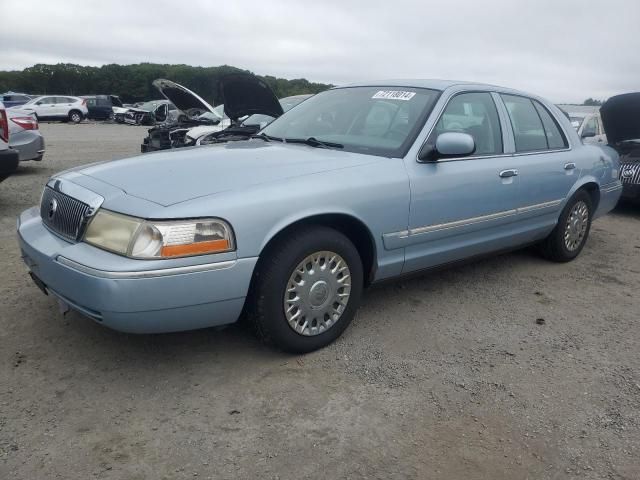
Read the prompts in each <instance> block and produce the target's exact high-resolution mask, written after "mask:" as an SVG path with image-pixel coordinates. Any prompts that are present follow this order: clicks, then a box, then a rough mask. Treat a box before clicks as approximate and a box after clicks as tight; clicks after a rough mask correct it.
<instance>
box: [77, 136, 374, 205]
mask: <svg viewBox="0 0 640 480" xmlns="http://www.w3.org/2000/svg"><path fill="white" fill-rule="evenodd" d="M381 160H385V159H383V158H382V157H374V156H370V155H363V154H357V153H350V152H343V151H337V150H329V149H320V148H313V147H309V146H306V145H286V144H282V143H279V142H278V143H276V142H264V141H262V140H249V141H240V142H230V143H226V144H222V145H214V146H208V147H195V148H185V149H180V150H179V151H161V152H154V153H148V154H145V155H141V156H138V157H133V158H127V159H122V160H115V161H111V162H105V163H100V164H97V165H93V166H89V167H87V168H83V169H74V172H77V173H79V174H82V175H85V176H89V177H92V178H94V179H96V180H99V181H100V182H103V183H106V184H109V185H111V186H112V187H116V188H118V189H120V190H122V191H124V192H125V193H126V194H128V195H131V196H134V197H138V198H140V199H144V200H147V201H150V202H154V203H156V204H159V205H163V206H169V205H173V204H176V203H180V202H184V201H187V200H191V199H194V198H198V197H204V196H209V195H216V194H220V193H223V192H227V191H232V190H238V189H248V188H251V187H252V186H256V185H261V184H264V183H269V182H276V181H281V180H286V179H289V178H295V177H300V176H305V175H313V174H317V173H321V172H326V171H331V170H337V169H342V168H349V167H353V166H357V165H363V164H367V163H373V162H377V161H381ZM97 193H101V192H97Z"/></svg>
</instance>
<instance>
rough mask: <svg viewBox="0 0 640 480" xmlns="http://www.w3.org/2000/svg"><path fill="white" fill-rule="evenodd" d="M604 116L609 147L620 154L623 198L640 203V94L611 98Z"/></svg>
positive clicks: (602, 114) (627, 94)
mask: <svg viewBox="0 0 640 480" xmlns="http://www.w3.org/2000/svg"><path fill="white" fill-rule="evenodd" d="M600 115H601V116H602V122H603V124H604V128H605V130H606V132H607V139H608V142H609V145H610V146H611V147H613V148H614V149H615V150H616V151H617V152H618V153H619V154H620V181H621V182H622V196H623V197H625V198H629V199H635V200H640V92H635V93H626V94H622V95H616V96H614V97H611V98H609V99H608V100H607V101H606V102H605V103H604V104H603V105H602V107H601V108H600Z"/></svg>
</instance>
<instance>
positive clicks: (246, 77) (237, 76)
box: [218, 73, 284, 122]
mask: <svg viewBox="0 0 640 480" xmlns="http://www.w3.org/2000/svg"><path fill="white" fill-rule="evenodd" d="M218 88H219V93H220V97H221V99H222V102H223V103H224V113H225V114H226V115H227V117H229V118H230V119H232V120H233V121H234V122H235V121H237V120H238V119H239V118H241V117H245V116H247V115H253V114H254V113H261V114H263V115H269V116H270V117H274V118H276V117H279V116H280V115H282V114H283V113H284V112H283V110H282V105H280V102H279V101H278V98H277V97H276V95H275V93H273V90H271V87H269V85H267V83H266V82H265V81H264V80H261V79H259V78H258V77H256V76H255V75H251V74H249V73H231V74H229V75H225V76H224V77H222V79H221V80H220V83H219V87H218Z"/></svg>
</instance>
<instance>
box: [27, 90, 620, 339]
mask: <svg viewBox="0 0 640 480" xmlns="http://www.w3.org/2000/svg"><path fill="white" fill-rule="evenodd" d="M229 100H230V97H229V96H227V97H226V103H225V111H226V112H227V114H228V115H229V117H230V118H231V119H232V120H235V121H237V120H238V118H239V117H240V116H241V115H247V114H250V113H261V112H259V111H257V110H253V111H251V110H250V109H249V108H236V107H237V104H235V103H234V102H232V101H229ZM251 100H252V99H247V100H246V104H249V102H250V101H251ZM253 100H255V98H254V99H253ZM275 103H277V102H275ZM275 103H273V105H272V106H273V107H274V110H272V111H271V113H274V114H277V113H279V112H278V111H276V110H277V108H279V107H280V106H279V104H278V107H276V105H275ZM234 105H236V106H234ZM267 113H269V112H267ZM618 171H619V156H618V153H617V152H616V151H615V150H614V149H612V148H610V147H608V146H600V145H585V144H583V143H582V142H581V140H580V138H579V136H578V135H577V133H576V131H575V130H574V129H573V128H572V126H571V123H570V122H569V120H568V119H567V118H566V116H564V115H563V114H562V113H561V112H560V110H559V109H558V108H556V107H555V106H554V105H553V104H551V103H549V102H548V101H546V100H544V99H542V98H540V97H537V96H535V95H530V94H527V93H523V92H520V91H516V90H512V89H508V88H502V87H496V86H493V85H483V84H475V83H465V82H455V81H444V80H385V81H378V82H366V83H359V84H353V85H348V86H344V87H336V88H332V89H330V90H326V91H324V92H321V93H319V94H317V95H314V96H313V97H311V98H310V99H308V100H306V101H305V102H303V103H301V104H300V105H298V106H297V107H295V108H293V109H291V110H289V111H288V112H287V113H285V114H283V115H281V116H279V117H278V118H276V119H275V120H274V121H273V122H271V123H270V124H269V125H268V126H266V127H265V128H263V129H262V130H261V131H260V132H259V133H258V134H255V135H253V136H252V137H251V138H250V139H248V140H244V141H236V142H224V143H219V144H214V145H211V146H209V147H207V148H187V149H180V150H165V151H159V152H153V153H150V154H145V155H140V156H138V157H134V158H129V159H122V160H115V161H110V162H104V163H100V164H93V165H88V166H84V167H78V168H75V169H72V170H69V171H66V172H62V173H59V174H56V175H54V176H53V177H51V179H50V180H49V181H48V182H47V184H46V186H45V188H44V191H43V194H42V200H41V202H40V205H38V206H35V207H33V208H31V209H28V210H26V211H24V212H23V213H22V214H21V215H20V217H19V219H18V241H19V244H20V249H21V255H22V258H23V259H24V261H25V262H26V264H27V266H28V268H29V271H30V275H31V277H32V278H33V280H34V282H35V284H36V285H37V286H38V287H39V288H40V289H41V290H42V291H44V292H46V293H48V294H49V295H51V296H52V297H55V298H57V299H58V300H59V303H60V305H61V306H62V307H63V309H69V308H72V309H74V310H76V311H78V312H80V313H82V314H83V315H85V316H87V317H89V318H91V319H93V320H95V321H96V322H98V323H100V324H102V325H105V326H108V327H111V328H115V329H118V330H123V331H128V332H138V333H141V332H147V333H150V332H171V331H179V330H189V329H196V328H202V327H211V326H217V325H224V324H229V323H232V322H235V321H236V320H237V319H238V318H239V316H240V315H241V313H244V314H245V315H246V316H247V318H248V319H250V320H251V322H253V324H254V326H255V330H256V332H257V333H258V335H260V337H261V338H263V339H264V340H265V341H268V342H271V343H273V344H274V345H276V346H278V347H280V348H282V349H284V350H287V351H292V352H308V351H312V350H314V349H317V348H320V347H323V346H324V345H327V344H328V343H330V342H332V341H333V340H335V339H336V338H337V337H338V336H340V335H341V333H342V332H343V331H344V330H345V328H347V326H348V325H349V323H350V322H351V320H352V319H353V317H354V315H355V313H356V310H357V309H358V306H359V304H360V300H361V294H362V291H363V288H365V287H367V286H369V285H371V284H375V283H378V282H382V281H386V280H390V279H394V278H398V277H400V276H402V275H413V274H416V273H418V272H424V271H428V270H431V269H433V268H439V267H442V266H444V265H449V264H452V263H454V262H458V261H465V260H468V259H470V258H475V257H479V256H483V255H487V254H492V253H495V252H503V251H506V250H512V249H517V248H522V247H523V246H525V245H531V244H537V245H539V248H540V250H541V252H542V253H543V254H544V255H545V256H546V257H547V258H548V259H550V260H553V261H557V262H567V261H570V260H572V259H574V258H576V257H577V256H578V255H579V253H580V252H581V250H582V249H583V247H584V245H585V243H586V242H587V239H588V236H589V231H590V228H591V224H592V221H593V220H595V219H597V218H598V217H600V216H602V215H604V214H606V213H607V212H609V211H610V210H611V209H612V208H613V207H614V206H615V204H616V203H617V201H618V199H619V197H620V193H621V190H622V185H621V182H620V180H619V178H618ZM595 247H596V248H595V250H593V251H592V252H591V255H598V252H597V245H596V246H595ZM431 301H434V302H436V301H437V298H433V299H432V300H431ZM364 333H366V332H362V334H364Z"/></svg>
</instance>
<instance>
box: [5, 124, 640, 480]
mask: <svg viewBox="0 0 640 480" xmlns="http://www.w3.org/2000/svg"><path fill="white" fill-rule="evenodd" d="M41 129H42V132H43V134H44V135H45V138H46V141H47V153H46V154H45V157H44V160H43V161H42V162H41V163H26V164H23V165H22V166H21V167H20V170H19V172H18V173H17V174H16V175H15V176H13V177H11V178H9V179H8V180H6V181H5V182H3V183H2V184H0V222H1V223H0V227H1V228H0V254H1V255H2V258H4V261H3V265H2V273H1V274H0V292H1V297H0V479H13V478H19V479H29V480H34V479H41V478H42V479H45V478H46V479H54V478H63V479H88V478H101V479H125V478H126V479H146V478H149V479H182V478H215V479H219V478H243V479H245V478H247V479H248V478H261V479H263V478H265V479H268V478H281V479H301V478H380V479H388V478H420V479H426V478H428V479H492V480H494V479H509V480H512V479H525V478H527V479H547V478H549V479H560V478H562V479H565V478H569V479H571V478H580V479H583V478H584V479H596V478H607V479H638V478H640V432H639V427H640V357H639V355H638V352H639V350H640V348H639V347H640V328H639V327H638V312H640V295H639V294H638V283H639V280H640V207H633V206H625V207H622V208H619V209H618V210H616V211H615V212H614V213H612V214H610V215H608V216H607V217H605V218H603V219H601V220H599V221H598V222H597V223H596V224H595V225H594V228H593V229H592V232H591V237H590V239H589V242H588V243H587V246H586V248H585V250H584V251H583V253H582V255H581V256H580V257H579V258H578V259H577V260H576V261H574V262H572V263H570V264H564V265H559V264H553V263H549V262H546V261H544V260H542V259H541V258H539V257H538V256H537V255H536V254H535V253H533V252H531V251H523V252H517V253H513V254H509V255H503V256H500V257H496V258H492V259H489V260H485V261H482V262H479V263H475V264H472V265H467V266H464V267H459V268H454V269H451V270H446V271H443V272H440V273H434V274H431V275H428V276H424V277H421V278H417V279H413V280H409V281H403V282H400V283H396V284H390V285H386V286H381V287H376V288H373V289H370V290H369V291H368V292H366V294H365V298H364V302H363V306H362V308H361V310H360V312H359V313H358V315H357V317H356V319H355V320H354V322H353V324H352V325H351V327H350V328H349V329H348V330H347V331H346V332H345V334H344V336H343V337H342V338H341V339H339V340H338V341H337V342H336V343H335V344H333V345H331V346H330V347H328V348H326V349H324V350H322V351H319V352H315V353H313V354H309V355H305V356H299V357H296V356H289V355H285V354H282V353H279V352H275V351H273V350H271V349H269V348H266V347H264V346H262V345H261V344H259V343H258V342H257V341H256V340H255V339H254V338H253V337H252V336H251V335H250V333H249V332H248V331H246V330H245V329H244V328H243V327H242V326H239V325H234V326H231V327H229V328H227V329H226V330H222V331H219V330H214V329H210V330H201V331H195V332H188V333H181V334H167V335H153V336H151V335H144V336H142V335H140V336H135V335H126V334H121V333H118V332H113V331H110V330H108V329H106V328H104V327H101V326H100V325H97V324H95V323H93V322H92V321H91V320H88V319H85V318H82V317H81V316H80V315H78V314H75V313H69V314H68V315H67V316H66V317H62V316H61V315H60V314H59V313H58V310H57V306H56V304H55V303H54V302H53V301H52V300H51V299H50V298H48V297H45V296H44V295H42V294H41V293H40V291H39V290H38V289H37V288H36V287H35V286H34V285H32V284H31V281H30V279H29V278H28V276H27V275H26V268H25V266H24V265H23V264H22V261H21V260H20V255H19V250H18V247H17V244H16V241H15V233H14V230H15V218H16V216H17V214H18V213H19V212H20V211H21V210H23V209H25V208H27V207H29V206H31V205H33V204H36V203H37V202H38V201H39V197H40V192H41V190H42V187H43V184H44V182H45V181H46V179H47V177H49V175H51V174H53V173H55V172H57V171H59V170H61V169H64V168H68V167H72V166H75V165H80V164H84V163H88V162H93V161H96V160H103V159H108V158H120V157H124V156H128V155H132V154H135V153H137V152H138V149H139V144H140V142H141V140H142V137H143V136H144V134H145V133H146V130H145V129H144V128H139V127H128V126H120V125H102V124H81V125H77V126H74V125H63V124H44V125H42V127H41ZM539 319H542V320H539Z"/></svg>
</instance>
